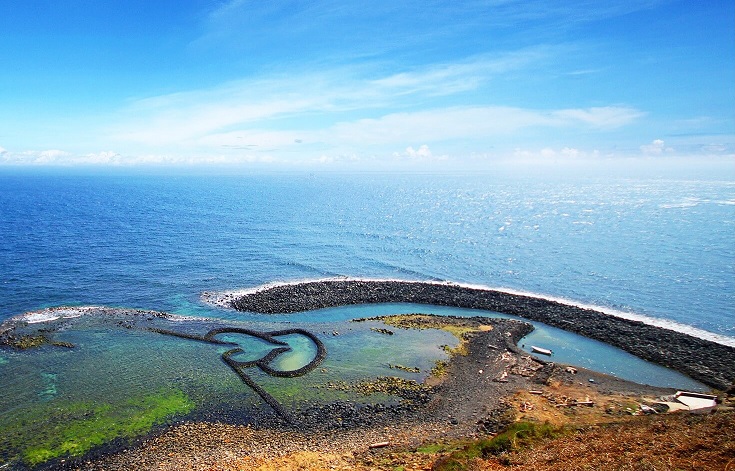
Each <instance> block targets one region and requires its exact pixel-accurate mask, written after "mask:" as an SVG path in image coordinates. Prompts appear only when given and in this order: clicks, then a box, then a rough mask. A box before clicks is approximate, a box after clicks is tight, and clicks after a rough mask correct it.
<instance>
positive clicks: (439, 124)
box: [326, 106, 641, 144]
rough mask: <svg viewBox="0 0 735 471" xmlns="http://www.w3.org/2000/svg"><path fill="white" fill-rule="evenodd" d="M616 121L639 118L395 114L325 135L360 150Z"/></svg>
mask: <svg viewBox="0 0 735 471" xmlns="http://www.w3.org/2000/svg"><path fill="white" fill-rule="evenodd" d="M611 116H616V119H615V123H616V127H620V126H624V125H626V124H629V123H631V122H633V121H634V120H635V119H637V117H639V116H641V113H639V112H637V111H636V110H634V109H632V108H616V107H607V108H589V109H578V110H560V111H543V110H532V109H524V108H511V107H501V106H487V107H454V108H441V109H434V110H427V111H417V112H413V113H394V114H388V115H385V116H383V117H380V118H376V119H362V120H358V121H352V122H343V123H338V124H336V125H335V126H333V127H332V128H331V129H330V130H329V132H327V133H326V134H327V135H332V136H334V138H335V139H338V140H340V141H341V142H352V143H362V144H384V143H399V142H405V141H407V140H421V141H424V142H437V141H442V140H448V139H473V138H477V137H479V136H483V137H487V136H508V135H510V134H512V133H515V132H518V131H520V130H522V129H525V128H530V127H552V128H554V127H569V128H574V127H579V126H583V127H585V126H589V127H599V125H598V123H600V122H606V123H608V126H612V124H611V123H610V121H611V119H610V117H611Z"/></svg>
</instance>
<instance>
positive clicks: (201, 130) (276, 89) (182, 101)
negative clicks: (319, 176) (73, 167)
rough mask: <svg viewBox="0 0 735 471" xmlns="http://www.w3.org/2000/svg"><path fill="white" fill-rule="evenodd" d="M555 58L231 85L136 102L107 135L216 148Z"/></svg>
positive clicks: (463, 87) (452, 89)
mask: <svg viewBox="0 0 735 471" xmlns="http://www.w3.org/2000/svg"><path fill="white" fill-rule="evenodd" d="M556 53H558V51H556V50H555V48H552V47H537V48H528V49H524V50H519V51H512V52H506V53H503V54H496V55H494V56H490V55H480V56H473V57H469V58H466V59H464V60H461V61H457V62H451V63H440V64H430V65H427V66H424V67H418V68H414V69H412V70H408V71H403V72H399V73H393V74H390V75H384V74H383V75H381V74H376V73H375V71H374V70H373V71H370V70H366V69H365V68H361V67H339V68H332V69H325V70H321V71H302V72H299V73H292V74H289V75H272V76H270V77H266V78H260V79H250V80H239V81H232V82H228V83H224V84H221V85H219V86H216V87H212V88H209V89H201V90H193V91H188V92H181V93H174V94H168V95H162V96H157V97H150V98H145V99H141V100H137V101H134V102H132V103H131V104H130V106H129V107H128V108H126V109H124V110H121V112H120V113H119V117H118V122H117V124H115V125H114V126H113V127H112V128H111V129H110V130H109V134H110V135H111V136H112V137H113V138H116V139H118V140H120V141H123V142H126V141H127V142H135V143H142V144H146V145H154V146H166V145H180V146H197V145H209V144H210V143H211V140H210V139H208V137H210V136H217V137H216V138H215V139H213V140H214V141H215V145H218V144H217V142H218V141H219V140H221V139H226V137H227V135H228V134H231V133H233V132H234V131H244V132H246V133H253V132H258V133H267V132H270V131H275V132H277V131H280V130H283V129H282V126H283V124H281V123H282V122H283V121H284V120H288V119H291V120H292V121H296V122H299V123H302V124H301V126H302V127H309V126H310V123H309V120H310V119H313V118H318V121H320V122H323V123H324V122H332V123H333V122H336V121H339V120H340V117H341V116H343V115H346V114H350V112H355V111H359V112H361V114H362V115H363V116H365V115H371V114H374V111H375V110H379V109H384V110H388V109H390V110H392V109H396V108H398V109H400V108H401V107H406V106H410V105H412V104H413V103H415V102H416V101H418V102H423V101H425V100H429V99H431V98H432V97H437V96H448V95H456V94H461V93H464V92H468V91H471V90H475V89H477V88H478V87H480V86H481V85H482V84H484V83H486V82H488V81H489V80H491V79H492V78H493V77H497V76H499V75H501V74H504V73H507V72H510V71H515V70H520V69H522V68H525V67H529V66H530V65H532V64H534V63H535V62H538V61H542V60H544V59H545V58H548V57H550V56H552V55H554V54H556ZM376 75H377V76H376ZM290 126H291V127H293V124H291V125H290ZM255 129H259V130H260V131H255Z"/></svg>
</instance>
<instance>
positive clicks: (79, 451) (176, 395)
mask: <svg viewBox="0 0 735 471" xmlns="http://www.w3.org/2000/svg"><path fill="white" fill-rule="evenodd" d="M193 408H194V403H193V402H192V401H191V400H190V399H189V398H188V397H187V396H186V395H185V394H184V393H183V392H181V391H170V392H166V393H162V394H152V395H148V396H143V397H142V398H136V399H131V400H129V401H127V402H125V403H123V404H120V405H118V406H116V407H112V406H111V405H109V404H104V405H93V404H85V403H77V404H72V405H70V406H69V407H67V408H65V409H64V411H63V412H62V413H60V414H59V415H58V416H56V417H54V418H53V419H52V421H53V424H51V423H48V424H47V427H48V428H47V429H46V430H44V432H45V433H42V434H33V437H32V438H30V437H29V438H30V439H29V440H28V441H30V442H31V443H33V445H32V446H30V447H27V448H25V449H24V450H23V451H22V457H23V461H24V462H25V463H26V464H28V465H30V466H35V465H38V464H41V463H44V462H47V461H49V460H52V459H56V458H62V457H79V456H82V455H84V454H85V453H87V452H88V451H90V450H91V449H93V448H95V447H98V446H101V445H104V444H106V443H109V442H111V441H113V440H115V439H121V438H122V439H129V438H134V437H136V436H139V435H142V434H144V433H147V432H149V431H150V430H151V429H152V428H153V426H154V425H157V424H161V423H163V422H165V421H166V420H167V419H168V418H170V417H172V416H174V415H177V414H186V413H188V412H190V411H191V410H192V409H193ZM49 422H51V420H49Z"/></svg>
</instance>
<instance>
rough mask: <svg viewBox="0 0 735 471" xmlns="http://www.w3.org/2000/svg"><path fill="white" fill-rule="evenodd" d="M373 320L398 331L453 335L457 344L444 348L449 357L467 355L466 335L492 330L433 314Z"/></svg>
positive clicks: (481, 325)
mask: <svg viewBox="0 0 735 471" xmlns="http://www.w3.org/2000/svg"><path fill="white" fill-rule="evenodd" d="M374 319H377V320H381V321H383V323H385V324H386V325H390V326H392V327H396V328H399V329H418V330H423V329H438V330H443V331H445V332H449V333H450V334H452V335H454V336H455V337H456V338H457V340H459V344H458V345H457V346H456V347H454V348H452V347H448V346H445V350H446V351H447V353H448V354H450V355H467V335H468V334H470V333H472V332H479V331H483V330H492V326H489V325H483V324H478V323H477V322H475V321H473V320H472V319H464V318H456V317H445V316H437V315H433V314H397V315H393V316H380V317H376V318H374Z"/></svg>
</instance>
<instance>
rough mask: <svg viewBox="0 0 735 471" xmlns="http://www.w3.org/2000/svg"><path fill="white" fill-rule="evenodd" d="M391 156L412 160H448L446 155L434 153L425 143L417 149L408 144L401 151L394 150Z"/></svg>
mask: <svg viewBox="0 0 735 471" xmlns="http://www.w3.org/2000/svg"><path fill="white" fill-rule="evenodd" d="M393 158H394V159H399V160H406V161H412V162H441V161H446V160H449V157H448V156H447V155H434V154H433V153H432V152H431V149H429V146H428V145H426V144H422V145H420V146H419V148H418V149H414V148H413V146H408V147H406V149H405V150H404V151H403V152H394V153H393Z"/></svg>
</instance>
